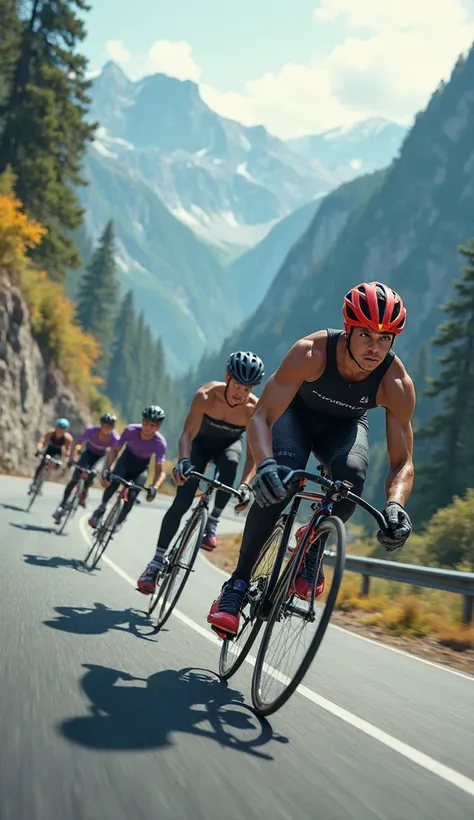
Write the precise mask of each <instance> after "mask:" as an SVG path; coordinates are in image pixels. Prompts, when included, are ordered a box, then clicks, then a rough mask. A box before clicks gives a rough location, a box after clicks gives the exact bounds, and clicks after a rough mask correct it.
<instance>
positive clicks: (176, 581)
mask: <svg viewBox="0 0 474 820" xmlns="http://www.w3.org/2000/svg"><path fill="white" fill-rule="evenodd" d="M206 522H207V511H206V510H204V508H202V507H201V509H197V510H196V512H195V513H194V514H193V516H192V518H191V520H190V522H189V525H188V526H187V527H186V528H185V530H184V532H183V536H182V538H181V542H180V543H179V545H178V547H177V549H176V550H175V551H174V552H173V553H172V556H171V565H170V568H169V573H168V575H167V576H166V577H165V579H164V581H163V586H162V588H161V594H160V599H159V600H160V601H161V606H160V613H159V615H158V619H157V622H156V629H157V630H158V629H161V628H162V627H163V626H164V625H165V623H166V621H167V620H168V618H169V617H170V615H171V613H172V612H173V609H174V608H175V606H176V604H177V603H178V600H179V598H180V596H181V593H182V591H183V589H184V587H185V586H186V582H187V580H188V578H189V575H190V573H191V572H192V569H193V566H194V563H195V561H196V558H197V555H198V552H199V550H200V548H201V541H202V538H203V535H204V530H205V527H206Z"/></svg>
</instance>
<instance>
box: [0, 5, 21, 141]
mask: <svg viewBox="0 0 474 820" xmlns="http://www.w3.org/2000/svg"><path fill="white" fill-rule="evenodd" d="M20 40H21V21H20V14H19V2H18V0H0V110H1V106H3V105H4V104H5V100H6V99H7V98H8V96H9V94H10V92H11V85H12V81H13V76H14V72H15V62H16V59H17V56H18V51H19V48H20ZM1 119H2V118H1V116H0V132H1V130H2V125H1Z"/></svg>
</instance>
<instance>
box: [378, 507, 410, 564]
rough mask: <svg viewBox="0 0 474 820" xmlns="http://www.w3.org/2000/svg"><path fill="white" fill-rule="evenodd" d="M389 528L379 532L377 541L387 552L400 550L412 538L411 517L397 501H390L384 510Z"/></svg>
mask: <svg viewBox="0 0 474 820" xmlns="http://www.w3.org/2000/svg"><path fill="white" fill-rule="evenodd" d="M383 515H384V518H385V520H386V522H387V528H386V529H384V530H379V531H378V533H377V540H378V542H379V544H382V546H383V547H385V549H386V550H387V552H393V551H394V550H399V549H400V548H401V547H403V545H404V544H405V541H406V540H407V539H408V538H409V537H410V535H411V531H412V524H411V520H410V516H409V515H408V513H407V511H406V510H405V508H404V507H402V505H401V504H398V503H397V502H396V501H388V502H387V504H386V505H385V508H384V510H383Z"/></svg>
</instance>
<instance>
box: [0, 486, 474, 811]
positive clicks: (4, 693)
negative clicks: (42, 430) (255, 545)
mask: <svg viewBox="0 0 474 820" xmlns="http://www.w3.org/2000/svg"><path fill="white" fill-rule="evenodd" d="M26 486H27V482H26V481H25V480H22V479H17V478H5V477H2V478H0V592H1V610H0V611H1V624H2V632H1V636H2V637H1V666H0V818H1V820H66V818H67V820H108V818H111V820H112V818H113V820H130V819H131V818H133V820H145V819H146V820H150V817H157V818H159V820H190V818H193V820H222V818H225V820H243V819H244V818H245V820H257V818H258V820H262V818H267V817H268V818H269V817H271V818H272V820H308V818H312V817H318V818H322V820H401V818H402V817H409V818H410V820H447V818H449V820H472V818H474V754H473V749H474V746H473V737H474V678H470V677H468V676H466V675H463V674H461V673H456V672H451V671H449V670H446V669H443V668H441V667H438V666H436V665H434V664H430V663H428V662H423V661H421V660H418V659H416V658H413V657H411V656H408V655H405V654H403V653H400V652H396V651H393V650H390V649H388V648H386V647H383V646H381V645H378V644H376V643H373V642H371V641H368V640H365V639H363V638H360V637H357V636H354V635H352V634H350V633H347V632H344V631H343V630H340V629H336V628H330V630H329V632H328V634H327V635H326V638H325V641H324V644H323V647H322V649H321V650H320V653H319V655H318V659H317V661H316V662H315V663H314V664H313V667H312V669H311V670H310V672H309V673H308V675H307V676H306V679H305V681H304V686H303V687H301V690H300V692H299V693H298V694H296V695H294V696H293V698H292V699H291V700H290V702H289V703H288V704H287V705H286V706H285V707H284V708H283V709H282V710H281V711H280V712H278V713H277V714H276V715H274V716H272V718H271V719H270V721H269V722H265V721H264V722H260V721H259V720H257V718H256V717H255V716H254V714H253V713H252V711H251V709H250V707H249V704H250V703H251V701H250V692H249V683H250V676H251V672H252V667H251V665H250V664H248V663H245V664H244V666H243V668H242V669H241V670H240V671H239V672H238V673H237V674H236V676H235V677H234V678H232V679H231V680H230V681H229V683H228V684H227V685H226V684H225V683H222V682H220V681H219V679H218V678H217V677H216V675H215V670H216V668H217V657H218V651H219V642H218V641H217V639H216V638H215V637H214V636H213V634H212V633H211V632H210V631H209V629H208V627H207V625H206V622H205V615H206V612H207V609H208V606H209V603H210V601H211V600H212V599H213V597H214V595H215V593H216V591H217V590H218V589H219V587H220V584H221V583H222V580H223V579H222V575H221V573H220V572H219V571H218V570H216V569H215V568H213V567H212V566H211V565H209V564H208V563H207V562H206V561H205V559H204V558H201V559H200V560H199V561H198V564H197V567H196V572H195V574H194V576H192V578H191V580H190V583H189V585H188V587H187V589H186V591H185V594H184V595H183V597H182V598H181V600H180V603H179V612H177V613H176V616H174V617H172V618H171V619H170V620H169V621H168V624H167V626H166V628H165V630H164V631H163V632H162V633H161V634H160V635H159V636H151V635H150V631H151V630H150V623H149V621H147V619H146V617H145V616H144V614H143V606H144V603H145V599H144V598H143V597H142V596H141V595H140V594H139V593H138V592H136V591H135V589H134V581H135V579H136V577H137V575H138V574H139V572H140V571H141V569H142V568H143V566H144V564H145V563H146V562H147V561H148V560H149V557H150V555H151V553H152V552H153V549H154V544H155V539H156V532H157V529H158V526H159V521H160V516H161V515H162V513H163V510H164V509H165V508H166V506H167V503H168V502H167V501H166V500H165V499H157V501H156V502H155V503H154V504H152V505H148V504H142V505H141V506H140V507H139V508H137V509H136V510H134V511H133V514H132V517H131V519H130V521H129V522H127V525H126V526H125V527H124V528H123V529H122V531H121V533H120V534H119V535H118V536H117V538H116V539H115V541H114V543H113V545H112V546H111V548H110V552H109V553H108V554H107V556H106V560H105V561H104V562H103V563H102V564H101V567H100V568H99V569H98V570H97V571H95V572H94V573H91V574H89V573H87V572H84V571H82V569H81V565H80V559H82V557H83V556H84V554H85V548H86V543H85V538H86V537H87V527H86V526H85V521H84V514H83V513H82V512H81V514H78V516H77V518H76V519H75V520H74V521H73V522H72V524H71V525H70V527H69V532H68V533H67V534H66V535H65V536H63V537H58V536H57V535H56V534H55V532H54V525H53V524H52V519H51V512H52V510H53V509H54V506H55V504H56V501H57V498H58V494H59V492H60V488H59V487H58V486H57V485H56V486H55V485H52V484H50V485H47V486H46V487H45V488H44V495H43V497H41V498H39V499H37V501H36V504H35V506H34V508H33V510H32V512H31V513H30V514H26V513H25V512H24V511H23V510H24V506H25V491H26ZM94 495H97V491H94ZM89 503H90V502H89ZM223 524H224V525H225V528H226V529H227V530H235V529H237V530H238V529H240V527H241V522H240V521H239V519H237V518H235V517H234V516H233V514H232V513H231V514H229V516H228V517H226V519H225V520H224V522H223ZM223 529H224V526H223V527H222V530H223ZM78 559H79V562H78Z"/></svg>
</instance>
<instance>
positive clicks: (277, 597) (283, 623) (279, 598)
mask: <svg viewBox="0 0 474 820" xmlns="http://www.w3.org/2000/svg"><path fill="white" fill-rule="evenodd" d="M302 549H303V545H302V547H301V548H300V549H299V550H298V554H296V555H295V556H294V559H293V560H290V562H289V563H288V565H287V567H286V569H285V572H284V574H283V576H282V577H281V579H280V582H279V583H278V585H277V587H276V588H275V594H274V599H273V603H272V609H271V612H270V616H269V619H268V623H267V626H266V629H265V632H264V634H263V637H262V641H261V644H260V648H259V651H258V655H257V660H256V663H255V669H254V672H253V676H252V702H253V705H254V707H255V710H256V712H257V713H258V714H259V715H262V716H267V715H271V714H273V713H274V712H276V711H277V710H278V709H280V708H281V707H282V706H283V705H284V704H285V703H286V702H287V700H288V699H289V698H290V697H291V695H292V694H293V693H294V692H295V690H296V688H297V687H298V685H299V684H300V683H301V681H302V680H303V678H304V676H305V675H306V672H307V671H308V669H309V667H310V665H311V663H312V661H313V659H314V657H315V655H316V653H317V651H318V649H319V646H320V645H321V641H322V639H323V637H324V635H325V632H326V629H327V627H328V624H329V619H330V617H331V614H332V611H333V609H334V605H335V603H336V598H337V594H338V592H339V587H340V584H341V579H342V574H343V571H344V563H345V555H346V530H345V527H344V524H343V523H342V521H341V520H340V519H339V518H337V517H336V516H329V517H328V518H324V519H322V521H320V523H319V524H318V525H317V527H316V532H315V539H314V541H313V544H312V545H311V547H310V549H311V550H312V551H313V556H314V557H315V559H316V560H317V567H318V571H320V570H322V564H323V560H324V553H328V552H330V553H331V554H332V555H333V556H334V566H333V568H332V572H331V577H330V578H329V579H328V578H326V588H325V591H324V593H323V595H322V596H321V598H319V599H318V600H317V601H315V600H314V597H313V598H312V600H311V601H310V602H307V601H303V600H301V599H299V598H297V597H296V595H295V594H294V591H293V590H294V581H295V578H296V575H297V573H298V566H299V564H300V558H301V555H302V552H301V550H302ZM315 553H317V555H315ZM316 577H317V576H316ZM313 596H314V590H313Z"/></svg>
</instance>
